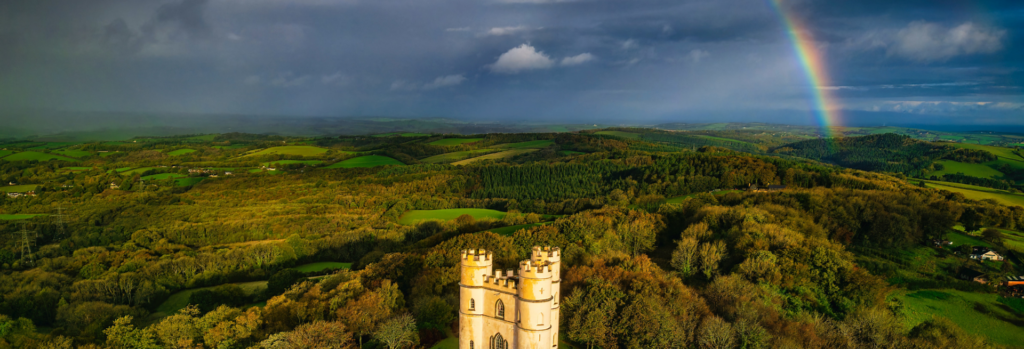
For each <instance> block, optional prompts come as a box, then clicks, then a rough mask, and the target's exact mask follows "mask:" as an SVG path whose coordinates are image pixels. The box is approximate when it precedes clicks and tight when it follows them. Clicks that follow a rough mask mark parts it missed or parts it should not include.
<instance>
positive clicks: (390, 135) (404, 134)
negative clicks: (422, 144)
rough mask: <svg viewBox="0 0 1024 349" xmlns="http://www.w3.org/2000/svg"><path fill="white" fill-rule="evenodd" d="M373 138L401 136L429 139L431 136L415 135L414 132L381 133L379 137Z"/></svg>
mask: <svg viewBox="0 0 1024 349" xmlns="http://www.w3.org/2000/svg"><path fill="white" fill-rule="evenodd" d="M373 136H374V137H392V136H399V137H427V136H430V135H429V134H426V133H414V132H405V133H398V132H391V133H381V134H379V135H373Z"/></svg>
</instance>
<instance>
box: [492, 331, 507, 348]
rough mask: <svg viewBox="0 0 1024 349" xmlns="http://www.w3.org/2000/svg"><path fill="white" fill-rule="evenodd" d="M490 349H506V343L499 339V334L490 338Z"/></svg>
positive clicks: (503, 339)
mask: <svg viewBox="0 0 1024 349" xmlns="http://www.w3.org/2000/svg"><path fill="white" fill-rule="evenodd" d="M491 349H508V341H506V340H505V338H502V337H501V333H497V334H495V335H494V336H493V337H491Z"/></svg>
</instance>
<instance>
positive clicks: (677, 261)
mask: <svg viewBox="0 0 1024 349" xmlns="http://www.w3.org/2000/svg"><path fill="white" fill-rule="evenodd" d="M699 245H700V242H698V241H697V239H694V238H690V237H687V238H683V239H682V240H679V242H678V243H677V244H676V249H675V251H673V252H672V267H673V268H675V269H676V271H678V272H679V273H680V274H682V275H683V276H684V277H685V276H690V275H693V274H694V273H695V272H696V271H697V265H698V260H697V257H698V255H697V251H698V246H699Z"/></svg>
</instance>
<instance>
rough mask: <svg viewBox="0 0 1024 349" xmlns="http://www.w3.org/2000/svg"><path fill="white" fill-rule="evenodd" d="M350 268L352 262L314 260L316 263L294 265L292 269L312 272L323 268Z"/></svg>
mask: <svg viewBox="0 0 1024 349" xmlns="http://www.w3.org/2000/svg"><path fill="white" fill-rule="evenodd" d="M351 268H352V263H341V262H316V263H309V264H303V265H300V266H297V267H295V268H294V269H295V270H298V271H301V272H303V273H313V272H318V271H323V270H325V269H351Z"/></svg>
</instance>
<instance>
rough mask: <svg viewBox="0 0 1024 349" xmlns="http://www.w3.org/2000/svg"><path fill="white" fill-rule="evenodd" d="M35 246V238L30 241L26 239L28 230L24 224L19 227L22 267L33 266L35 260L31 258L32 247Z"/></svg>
mask: <svg viewBox="0 0 1024 349" xmlns="http://www.w3.org/2000/svg"><path fill="white" fill-rule="evenodd" d="M33 244H35V237H34V236H33V238H32V239H31V240H30V239H29V238H28V230H27V229H25V224H22V225H21V263H22V265H33V264H35V259H33V258H32V245H33Z"/></svg>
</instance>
